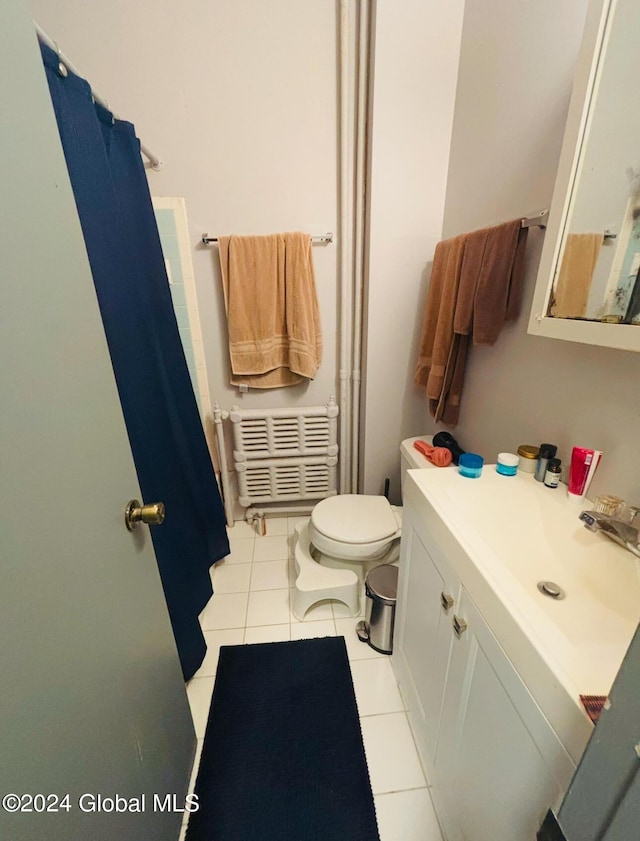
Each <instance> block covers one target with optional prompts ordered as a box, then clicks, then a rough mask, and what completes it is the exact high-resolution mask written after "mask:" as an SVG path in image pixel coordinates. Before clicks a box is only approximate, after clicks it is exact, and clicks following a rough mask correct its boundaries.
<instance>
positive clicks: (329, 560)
mask: <svg viewBox="0 0 640 841" xmlns="http://www.w3.org/2000/svg"><path fill="white" fill-rule="evenodd" d="M431 439H432V436H431V435H423V436H417V437H415V438H407V439H406V440H405V441H403V442H402V444H401V446H400V470H401V484H402V488H403V489H404V480H405V476H406V472H407V470H409V469H413V468H431V467H433V465H432V464H431V462H430V461H427V459H426V458H425V457H424V456H423V455H422V454H421V453H419V452H418V450H416V449H415V447H414V446H413V444H414V441H427V442H428V443H429V444H430V443H431ZM401 533H402V509H401V508H398V507H397V506H394V505H391V504H390V503H389V501H388V500H387V499H386V498H385V497H384V496H371V495H367V494H342V495H339V496H332V497H328V498H327V499H323V500H321V501H320V502H319V503H318V504H317V505H316V506H315V508H314V509H313V511H312V512H311V517H310V518H309V519H308V520H303V521H302V522H300V523H298V524H297V526H296V536H295V553H294V557H295V564H296V572H297V579H296V583H295V589H294V598H293V612H294V614H295V615H296V616H297V617H298V618H299V619H302V618H303V617H304V614H305V613H306V611H307V610H308V609H309V608H310V607H312V605H314V604H316V602H319V601H322V600H324V599H336V600H337V601H341V602H343V603H344V604H346V605H347V607H348V608H349V609H350V610H351V612H352V614H353V615H354V616H355V615H357V614H358V612H359V609H360V598H361V591H362V585H363V582H364V578H365V576H366V573H367V572H368V571H369V569H371V567H373V566H377V565H378V564H381V563H393V562H394V561H396V560H397V559H398V556H399V549H400V536H401Z"/></svg>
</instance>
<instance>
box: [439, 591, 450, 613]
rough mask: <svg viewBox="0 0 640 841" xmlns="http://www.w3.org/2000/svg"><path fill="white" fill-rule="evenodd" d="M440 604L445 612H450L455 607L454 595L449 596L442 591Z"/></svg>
mask: <svg viewBox="0 0 640 841" xmlns="http://www.w3.org/2000/svg"><path fill="white" fill-rule="evenodd" d="M440 604H441V606H442V609H443V610H444V612H445V613H449V611H450V610H451V608H452V607H453V596H448V595H447V594H446V593H445V592H444V591H443V592H442V593H440Z"/></svg>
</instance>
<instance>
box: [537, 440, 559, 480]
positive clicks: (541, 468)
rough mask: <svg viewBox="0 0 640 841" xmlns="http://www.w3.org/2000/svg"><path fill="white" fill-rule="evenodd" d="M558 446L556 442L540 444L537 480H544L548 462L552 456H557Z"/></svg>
mask: <svg viewBox="0 0 640 841" xmlns="http://www.w3.org/2000/svg"><path fill="white" fill-rule="evenodd" d="M557 452H558V448H557V447H556V445H555V444H540V453H539V454H538V468H537V470H536V481H537V482H544V475H545V473H546V472H547V464H548V462H549V459H550V458H555V455H556V453H557Z"/></svg>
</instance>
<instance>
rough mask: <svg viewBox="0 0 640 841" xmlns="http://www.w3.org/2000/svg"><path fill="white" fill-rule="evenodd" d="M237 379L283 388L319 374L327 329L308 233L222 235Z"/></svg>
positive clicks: (233, 377)
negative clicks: (323, 323)
mask: <svg viewBox="0 0 640 841" xmlns="http://www.w3.org/2000/svg"><path fill="white" fill-rule="evenodd" d="M218 250H219V254H220V267H221V271H222V284H223V289H224V301H225V308H226V312H227V324H228V330H229V355H230V359H231V384H232V385H235V386H238V385H243V384H244V385H247V386H251V387H252V388H279V387H282V386H290V385H296V384H297V383H300V382H303V380H304V379H305V378H306V379H313V377H315V374H316V371H317V370H318V366H319V365H320V361H321V358H322V331H321V328H320V311H319V307H318V297H317V293H316V283H315V274H314V270H313V260H312V255H311V237H310V236H309V235H308V234H303V233H286V234H272V235H269V236H247V237H238V236H231V237H220V238H219V240H218Z"/></svg>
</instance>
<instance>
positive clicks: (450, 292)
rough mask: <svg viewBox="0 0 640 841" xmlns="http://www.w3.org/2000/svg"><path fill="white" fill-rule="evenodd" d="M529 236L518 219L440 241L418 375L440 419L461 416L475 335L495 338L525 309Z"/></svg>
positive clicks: (482, 340) (488, 341)
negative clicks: (523, 302) (469, 352)
mask: <svg viewBox="0 0 640 841" xmlns="http://www.w3.org/2000/svg"><path fill="white" fill-rule="evenodd" d="M526 239H527V229H526V228H522V224H521V220H520V219H514V220H513V221H512V222H506V223H504V224H502V225H496V226H495V227H492V228H483V229H482V230H479V231H474V232H473V233H470V234H461V235H459V236H457V237H454V238H453V239H450V240H445V241H444V242H442V243H439V244H438V246H436V252H435V255H434V261H433V270H432V273H431V283H430V285H429V292H428V294H427V302H426V304H425V314H424V319H423V327H422V338H421V341H420V350H419V357H418V366H417V370H416V376H415V382H416V384H418V385H426V392H427V398H428V400H429V411H430V413H431V414H432V415H433V417H434V419H435V420H436V421H442V422H443V423H446V424H448V425H450V426H455V425H456V423H457V422H458V417H459V413H460V401H461V397H462V389H463V385H464V378H465V370H466V362H467V355H468V349H469V344H470V343H471V341H473V344H476V345H492V344H494V343H495V341H496V339H497V337H498V334H499V332H500V329H501V328H502V325H503V324H504V322H505V320H508V319H513V318H516V317H517V316H518V314H519V312H520V303H521V298H522V282H523V267H524V251H525V246H526Z"/></svg>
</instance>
